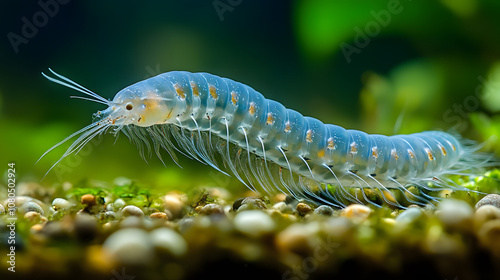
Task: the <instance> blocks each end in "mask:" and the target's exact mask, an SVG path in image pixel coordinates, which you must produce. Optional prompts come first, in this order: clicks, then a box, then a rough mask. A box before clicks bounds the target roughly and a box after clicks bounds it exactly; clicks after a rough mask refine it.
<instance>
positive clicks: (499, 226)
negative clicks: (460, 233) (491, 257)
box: [477, 219, 500, 258]
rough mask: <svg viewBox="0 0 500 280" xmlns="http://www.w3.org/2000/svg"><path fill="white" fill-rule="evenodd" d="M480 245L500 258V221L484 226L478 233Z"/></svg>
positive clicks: (487, 223)
mask: <svg viewBox="0 0 500 280" xmlns="http://www.w3.org/2000/svg"><path fill="white" fill-rule="evenodd" d="M477 235H478V238H479V241H480V243H481V244H482V245H483V246H484V247H485V248H487V249H489V250H491V252H492V253H493V254H495V255H496V257H497V258H498V257H500V220H498V219H496V220H491V221H488V222H486V223H484V224H483V226H482V227H481V229H480V230H479V232H478V233H477Z"/></svg>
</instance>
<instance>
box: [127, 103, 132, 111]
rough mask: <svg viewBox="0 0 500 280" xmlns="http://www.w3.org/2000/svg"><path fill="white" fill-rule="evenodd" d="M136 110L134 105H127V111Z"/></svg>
mask: <svg viewBox="0 0 500 280" xmlns="http://www.w3.org/2000/svg"><path fill="white" fill-rule="evenodd" d="M133 108H134V105H132V103H127V105H125V109H127V110H129V111H130V110H132V109H133Z"/></svg>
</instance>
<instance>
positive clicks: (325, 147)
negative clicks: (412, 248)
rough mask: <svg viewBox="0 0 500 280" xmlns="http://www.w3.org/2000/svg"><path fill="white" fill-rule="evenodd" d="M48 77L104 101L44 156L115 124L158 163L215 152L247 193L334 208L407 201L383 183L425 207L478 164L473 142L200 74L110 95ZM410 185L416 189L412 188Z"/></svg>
mask: <svg viewBox="0 0 500 280" xmlns="http://www.w3.org/2000/svg"><path fill="white" fill-rule="evenodd" d="M51 71H52V70H51ZM52 73H53V74H54V75H56V76H57V77H58V78H59V79H56V78H51V77H48V76H46V75H45V74H44V76H45V77H47V78H48V79H49V80H51V81H54V82H57V83H60V84H63V85H65V86H68V87H71V88H73V89H76V90H78V91H80V92H82V93H85V94H87V95H89V96H90V97H91V98H85V97H79V98H82V99H87V100H92V101H96V102H99V103H103V104H106V105H107V106H108V108H107V109H105V110H103V111H99V112H98V113H96V116H97V120H96V121H95V122H93V123H92V124H90V125H89V126H87V127H85V128H83V129H81V130H79V131H77V132H75V133H74V134H72V135H70V136H69V137H68V138H66V139H65V140H63V141H62V142H60V143H59V144H57V145H55V146H54V147H52V148H51V149H50V150H48V151H47V152H46V153H48V152H49V151H51V150H52V149H54V148H55V147H57V146H59V145H60V144H62V143H64V142H65V141H67V140H69V139H71V138H73V137H75V136H77V135H79V137H78V138H77V139H76V140H75V141H74V143H73V144H72V145H71V146H70V147H69V148H68V150H67V151H66V152H65V153H64V155H63V156H62V158H64V157H66V156H68V155H70V154H72V153H75V152H78V151H79V150H80V149H81V148H82V147H83V146H84V145H85V144H86V143H88V142H89V141H90V140H91V139H92V138H93V137H95V136H97V135H99V134H102V133H104V132H106V131H107V130H108V129H109V128H113V130H114V133H115V134H117V133H118V132H123V133H124V134H125V135H127V136H128V137H129V138H130V139H131V140H132V141H133V142H135V143H136V144H138V146H139V147H140V151H141V154H142V153H143V145H142V144H145V146H146V148H147V149H148V150H149V151H151V150H154V151H155V153H156V154H157V155H158V157H160V159H161V155H160V150H161V149H164V150H166V151H167V152H168V153H169V155H170V156H171V157H172V159H173V160H174V161H176V156H175V151H178V152H180V153H182V154H184V155H186V156H188V157H191V158H193V159H196V160H198V161H200V162H202V163H205V164H208V165H210V166H212V167H214V168H215V169H217V170H219V171H221V172H223V171H222V170H221V169H220V167H219V165H218V163H217V160H216V158H217V156H216V154H219V155H220V157H221V158H222V161H223V163H224V165H225V166H226V168H227V169H230V170H231V172H232V173H233V174H234V175H235V176H236V177H237V178H238V179H239V180H240V181H241V182H243V184H245V185H246V186H248V187H249V188H250V189H253V190H256V189H255V188H254V186H260V187H261V188H262V189H263V190H264V191H266V192H271V189H272V188H277V189H278V190H279V191H282V192H284V193H287V194H290V195H293V196H295V197H302V198H309V199H311V198H312V199H315V200H319V201H321V202H323V203H328V204H332V205H335V206H339V207H343V206H345V204H346V203H349V202H355V203H360V202H362V201H365V202H368V203H373V204H377V205H378V203H375V202H373V201H372V200H370V199H368V198H367V195H366V192H365V191H366V190H371V192H375V193H377V194H379V197H381V198H382V199H383V200H384V201H385V202H386V203H388V204H392V205H395V206H398V207H404V206H403V205H402V204H401V203H402V201H401V199H394V197H392V196H391V195H389V194H390V192H388V190H389V189H390V190H391V191H393V192H394V191H399V192H400V193H401V194H402V196H401V197H402V198H404V200H406V201H407V202H409V203H416V204H422V205H423V204H426V203H428V202H431V201H433V200H436V198H433V197H432V196H429V195H427V194H426V190H427V191H429V190H430V191H432V190H437V189H442V188H448V189H449V188H451V189H464V188H461V187H460V186H456V185H454V184H453V182H451V181H450V180H448V179H446V177H443V176H442V175H446V174H456V173H460V172H461V171H462V170H464V169H466V168H468V167H469V166H470V165H471V164H477V163H479V162H482V161H483V160H484V158H483V157H481V156H480V155H477V154H476V153H475V150H476V149H475V148H473V147H471V145H466V144H464V143H465V142H464V141H463V140H459V139H458V138H457V137H454V136H452V135H450V134H448V133H444V132H438V131H427V132H422V133H416V134H411V135H395V136H384V135H369V134H367V133H364V132H362V131H357V130H346V129H344V128H342V127H340V126H336V125H331V124H324V123H322V122H321V121H319V120H317V119H315V118H311V117H304V116H302V115H301V114H300V113H298V112H296V111H294V110H290V109H286V108H285V107H284V106H283V105H281V104H280V103H278V102H276V101H273V100H268V99H265V98H264V96H262V94H260V93H259V92H257V91H255V90H254V89H252V88H251V87H249V86H246V85H244V84H241V83H238V82H235V81H232V80H230V79H226V78H220V77H217V76H214V75H211V74H207V73H189V72H178V71H174V72H168V73H164V74H161V75H158V76H156V77H152V78H149V79H147V80H144V81H141V82H138V83H136V84H133V85H131V86H129V87H126V88H125V89H123V90H121V91H120V92H118V93H117V94H116V96H115V97H114V98H113V100H112V101H108V100H106V99H104V98H102V97H100V96H99V95H97V94H95V93H93V92H91V91H89V90H87V89H85V88H84V87H82V86H80V85H78V84H76V83H75V82H73V81H71V80H69V79H67V78H65V77H63V76H61V75H59V74H57V73H55V72H53V71H52ZM174 143H175V144H174ZM46 153H45V154H46ZM45 154H44V155H45ZM62 158H61V159H62ZM61 159H60V160H61ZM60 160H59V161H60ZM59 161H58V162H59ZM58 162H56V164H57V163H58ZM176 162H177V161H176ZM56 164H54V166H55V165H56ZM430 182H432V184H429V183H430ZM410 186H414V188H416V189H417V190H418V191H410V190H409V187H410ZM353 188H355V189H357V191H356V192H352V189H353Z"/></svg>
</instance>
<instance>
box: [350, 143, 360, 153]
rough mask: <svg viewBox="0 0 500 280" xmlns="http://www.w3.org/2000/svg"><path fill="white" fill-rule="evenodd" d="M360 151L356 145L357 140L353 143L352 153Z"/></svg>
mask: <svg viewBox="0 0 500 280" xmlns="http://www.w3.org/2000/svg"><path fill="white" fill-rule="evenodd" d="M357 153H358V148H357V147H356V142H352V143H351V154H353V155H355V154H357Z"/></svg>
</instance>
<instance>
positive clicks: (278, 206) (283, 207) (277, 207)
mask: <svg viewBox="0 0 500 280" xmlns="http://www.w3.org/2000/svg"><path fill="white" fill-rule="evenodd" d="M271 209H273V210H277V211H280V212H281V213H285V212H286V210H287V205H286V203H285V202H284V201H280V202H278V203H276V204H274V205H273V207H271Z"/></svg>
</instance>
